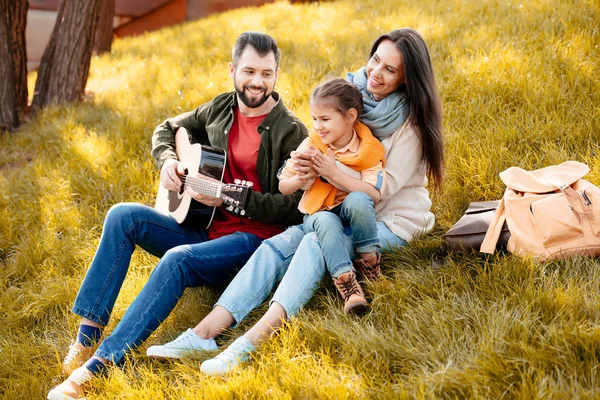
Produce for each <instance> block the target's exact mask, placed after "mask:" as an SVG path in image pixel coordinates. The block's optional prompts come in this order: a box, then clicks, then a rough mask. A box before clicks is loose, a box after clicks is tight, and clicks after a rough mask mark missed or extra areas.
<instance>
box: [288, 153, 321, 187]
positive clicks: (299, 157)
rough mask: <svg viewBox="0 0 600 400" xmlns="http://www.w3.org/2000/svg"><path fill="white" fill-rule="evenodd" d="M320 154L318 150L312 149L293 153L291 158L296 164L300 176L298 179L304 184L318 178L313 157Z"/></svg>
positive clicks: (295, 167)
mask: <svg viewBox="0 0 600 400" xmlns="http://www.w3.org/2000/svg"><path fill="white" fill-rule="evenodd" d="M317 153H319V152H318V151H317V150H316V149H314V148H310V149H309V150H306V151H303V152H297V151H292V153H291V154H290V155H291V158H292V161H293V162H294V169H295V170H296V173H297V174H298V175H297V176H298V179H299V180H301V181H302V182H311V181H314V180H315V179H316V178H317V176H318V175H317V172H316V171H315V170H314V168H313V160H312V157H313V155H315V154H317Z"/></svg>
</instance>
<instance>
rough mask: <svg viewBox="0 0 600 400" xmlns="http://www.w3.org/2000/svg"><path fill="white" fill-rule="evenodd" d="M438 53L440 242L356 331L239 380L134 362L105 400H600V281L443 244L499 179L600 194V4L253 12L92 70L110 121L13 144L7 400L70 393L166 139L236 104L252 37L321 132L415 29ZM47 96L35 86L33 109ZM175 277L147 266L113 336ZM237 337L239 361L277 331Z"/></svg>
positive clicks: (468, 2)
mask: <svg viewBox="0 0 600 400" xmlns="http://www.w3.org/2000/svg"><path fill="white" fill-rule="evenodd" d="M403 26H411V27H414V28H416V29H417V30H418V31H419V32H420V33H421V34H422V35H423V36H424V37H425V39H426V41H427V42H428V44H429V47H430V50H431V55H432V58H433V63H434V68H435V71H436V77H437V82H438V86H439V89H440V93H441V96H442V100H443V105H444V121H445V138H446V156H447V170H446V180H445V189H444V191H443V193H441V194H439V195H435V196H434V212H435V214H436V216H437V225H436V228H435V229H434V231H433V232H432V233H431V234H429V235H427V236H426V237H424V238H422V239H419V240H416V241H414V242H413V243H411V245H410V246H409V247H407V248H406V249H403V250H400V251H398V252H395V253H392V254H389V255H388V256H387V258H386V260H385V266H384V272H385V274H386V276H387V280H386V281H384V282H381V283H378V284H374V285H372V286H369V287H368V288H367V289H368V291H369V293H370V295H371V297H372V298H373V311H372V312H371V313H370V314H369V315H367V316H366V317H364V318H362V319H355V318H351V317H347V316H345V315H343V312H342V311H341V309H342V304H341V300H340V299H339V298H338V296H336V294H335V293H333V290H332V287H331V285H330V284H326V285H324V287H323V289H322V290H320V291H319V293H318V294H317V295H316V296H315V298H314V299H313V300H312V301H311V303H310V304H309V306H308V307H307V308H306V310H304V311H303V312H302V313H301V314H300V315H299V316H298V318H296V319H293V320H292V321H291V322H290V323H289V324H288V325H286V326H285V328H284V329H283V330H282V332H281V333H280V334H279V335H278V336H277V337H276V338H275V339H274V340H272V341H271V342H270V343H269V344H268V345H266V346H265V347H263V348H261V349H260V351H258V352H257V353H256V355H255V357H254V359H253V360H252V361H251V362H250V363H248V364H247V366H246V367H245V368H244V369H242V370H241V371H240V372H239V373H235V374H233V375H231V376H228V377H226V378H209V377H205V376H203V375H201V374H200V373H199V365H200V362H201V361H202V358H199V359H189V360H185V361H183V362H178V363H171V364H162V363H158V362H155V361H152V360H148V359H146V358H145V357H144V356H143V355H142V354H143V353H144V352H145V347H142V349H141V350H140V352H137V353H134V354H133V356H132V357H131V359H130V360H129V362H128V364H127V365H126V366H125V368H124V369H116V368H113V369H111V370H110V374H109V376H108V377H107V378H106V379H104V380H101V381H99V382H98V383H97V384H95V385H93V387H92V388H91V389H92V390H91V393H90V396H89V398H90V399H196V398H208V399H220V398H277V399H279V398H283V399H295V398H335V399H337V398H343V399H344V398H348V399H354V398H376V399H380V398H390V399H391V398H427V399H428V398H521V399H530V398H536V397H542V398H573V397H576V398H597V397H598V394H597V393H598V391H599V390H600V387H599V386H600V383H599V382H600V372H599V371H598V369H599V366H600V309H599V306H600V302H599V300H598V295H599V293H600V268H598V264H597V262H596V260H593V259H587V258H577V259H574V260H569V261H561V262H552V263H547V264H545V265H540V264H538V263H535V262H533V261H531V260H521V259H518V258H515V257H512V256H506V257H500V256H498V257H492V258H491V259H489V260H488V261H483V260H481V259H480V258H479V257H478V255H477V254H457V253H454V254H450V255H449V256H447V257H445V258H443V259H442V263H441V265H439V266H436V267H434V266H432V262H433V261H434V260H435V259H436V258H437V256H438V255H439V254H441V253H442V252H443V250H444V243H443V241H442V239H441V235H442V234H443V232H444V231H445V230H446V229H447V228H449V227H450V226H451V225H452V224H453V223H454V222H455V221H456V220H457V219H458V217H459V216H460V215H461V213H462V212H463V211H464V209H465V208H466V205H467V204H468V202H469V201H476V200H490V199H495V198H499V197H500V196H501V194H502V192H503V189H504V188H503V186H502V184H501V181H500V180H499V178H498V173H499V172H500V171H502V170H504V169H506V168H507V167H509V166H520V167H523V168H538V167H543V166H547V165H550V164H556V163H560V162H562V161H566V160H569V159H574V160H578V161H582V162H585V163H587V164H588V165H589V166H590V168H591V170H592V172H591V173H590V174H589V175H588V179H589V180H591V181H592V182H594V183H596V184H600V157H599V143H600V140H599V139H600V79H599V76H600V49H599V46H600V5H599V3H598V2H597V1H596V0H578V1H575V0H568V1H551V0H530V1H522V2H519V1H512V0H511V1H507V0H502V1H500V0H444V1H442V0H422V1H418V2H415V1H407V0H397V1H391V0H379V1H358V0H346V1H339V2H327V3H322V4H304V5H293V6H292V5H290V4H288V3H285V2H278V3H275V4H270V5H267V6H264V7H261V8H250V9H243V10H236V11H232V12H228V13H225V14H221V15H216V16H213V17H210V18H208V19H205V20H201V21H196V22H191V23H187V24H184V25H181V26H176V27H172V28H168V29H164V30H162V31H159V32H154V33H151V34H147V35H143V36H140V37H137V38H128V39H124V40H117V41H116V42H115V43H114V46H113V52H112V53H111V54H109V55H106V56H102V57H95V58H94V59H93V60H92V65H91V70H90V79H89V82H88V90H90V91H92V92H93V93H94V98H93V100H88V101H87V102H85V103H83V104H79V105H72V106H69V107H60V108H54V109H49V110H46V111H45V112H43V113H42V114H40V115H38V116H37V117H36V118H34V119H33V120H31V121H30V122H29V123H28V124H26V125H25V126H23V127H22V128H21V130H20V131H18V132H16V133H13V134H4V135H3V136H0V321H1V322H0V396H2V397H3V398H6V399H19V398H22V399H41V398H45V394H46V392H47V391H48V390H49V389H50V388H51V387H52V386H54V385H55V384H57V383H58V382H60V380H61V379H63V378H64V377H61V376H60V374H59V371H60V361H61V357H62V356H64V354H65V350H66V348H67V346H68V344H69V342H70V341H71V340H72V339H73V337H74V332H75V330H76V326H77V321H78V319H77V317H75V316H74V315H72V314H71V313H70V307H71V305H72V303H73V300H74V299H75V296H76V294H77V290H78V288H79V285H80V283H81V281H82V279H83V276H84V274H85V271H86V269H87V266H88V264H89V262H90V261H91V258H92V256H93V254H94V251H95V248H96V246H97V243H98V239H99V236H100V233H101V229H102V221H103V218H104V214H105V213H106V211H107V210H108V209H109V208H110V206H111V205H113V204H115V203H117V202H120V201H138V202H142V203H146V204H152V203H153V198H154V193H155V189H156V186H157V178H158V175H157V172H156V170H155V166H154V162H153V160H152V159H151V157H150V154H149V152H150V148H151V144H150V137H151V134H152V130H153V128H154V127H155V126H156V125H157V124H158V123H159V122H161V121H162V120H163V119H164V118H166V117H168V116H172V115H175V114H178V113H180V112H183V111H187V110H190V109H193V108H194V107H196V106H197V105H199V104H201V103H203V102H205V101H207V100H209V99H211V98H213V97H214V96H215V95H217V94H219V93H221V92H223V91H229V90H231V88H232V84H231V81H230V79H229V78H228V75H227V69H226V63H227V62H228V61H229V59H230V54H231V53H230V49H231V45H232V43H233V41H234V40H235V38H236V37H237V36H238V35H239V33H241V32H242V31H245V30H260V31H264V32H267V33H269V34H271V35H273V36H274V37H275V38H276V39H277V40H278V42H279V44H280V46H281V48H282V53H283V56H282V63H281V68H282V75H281V78H280V80H279V82H278V90H279V91H280V93H281V94H282V95H283V98H284V99H285V102H286V104H287V105H288V106H289V107H290V108H292V109H293V110H294V111H295V112H296V113H297V114H298V115H299V116H300V117H301V118H302V119H303V120H304V121H305V122H306V123H309V122H310V119H309V114H308V107H307V99H308V95H309V93H310V91H311V89H312V88H313V87H314V86H315V85H316V84H317V83H318V82H319V81H320V80H321V79H322V78H323V77H324V76H325V75H327V74H333V75H339V76H342V75H343V74H344V73H345V72H346V71H348V70H355V69H357V68H358V67H360V66H362V65H363V64H364V63H365V62H366V60H367V57H368V50H369V47H370V44H371V42H372V41H373V40H374V39H375V38H376V37H377V36H378V35H379V34H381V33H383V32H385V31H388V30H390V29H393V28H396V27H403ZM34 78H35V76H34V75H31V76H30V80H29V81H30V91H31V90H32V87H33V86H32V82H33V81H34ZM155 263H156V259H155V258H153V257H151V256H149V255H147V254H145V253H143V252H142V251H139V252H137V253H136V254H135V256H134V258H133V261H132V266H131V269H130V273H129V276H128V278H127V280H126V282H125V285H124V287H123V290H122V293H121V296H120V298H119V300H118V301H117V305H116V307H115V312H114V314H113V319H112V321H111V323H110V325H109V326H108V327H107V332H110V331H111V330H112V329H113V327H114V324H115V323H116V322H118V321H119V319H120V318H121V317H122V315H123V312H124V310H125V309H126V308H127V306H128V305H129V304H130V302H131V301H132V299H133V298H134V297H135V295H136V293H137V292H138V291H139V290H140V288H141V287H142V285H143V284H144V282H145V280H146V279H147V277H148V275H149V273H150V271H151V270H152V268H153V266H154V265H155ZM217 296H218V293H217V292H216V291H213V290H211V289H194V290H188V291H187V292H186V294H185V295H184V298H183V300H182V301H181V302H180V304H179V306H178V307H177V309H176V310H175V312H174V313H173V315H172V316H171V317H170V318H169V319H168V320H167V321H166V322H165V323H164V324H163V326H162V327H161V328H160V329H159V330H158V331H157V332H156V333H155V334H154V335H153V336H151V337H150V339H149V340H148V341H147V343H146V344H145V346H147V345H149V344H155V343H160V342H164V341H167V340H170V339H172V338H174V337H175V336H177V335H178V334H179V333H180V332H181V331H182V330H183V329H185V328H187V327H189V326H193V325H194V324H195V323H196V322H197V321H198V320H199V319H200V318H201V317H202V316H204V315H206V313H207V312H208V311H209V310H210V307H211V306H212V304H213V303H214V301H215V300H216V299H217ZM264 309H265V308H264V306H263V308H261V309H259V310H258V311H257V312H255V313H253V314H251V317H250V318H249V319H248V320H247V321H246V322H245V323H244V324H242V326H241V327H240V328H238V329H236V330H234V331H230V332H227V333H226V334H225V335H223V336H222V337H221V339H220V344H225V345H226V344H228V343H229V342H231V341H232V340H233V339H234V338H235V337H237V336H238V335H240V334H241V333H242V332H243V331H244V330H245V329H246V328H248V327H249V326H250V325H251V324H252V323H253V322H254V321H256V319H257V318H258V317H259V316H260V314H261V312H262V311H264Z"/></svg>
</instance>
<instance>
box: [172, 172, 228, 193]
mask: <svg viewBox="0 0 600 400" xmlns="http://www.w3.org/2000/svg"><path fill="white" fill-rule="evenodd" d="M182 181H183V185H184V190H185V188H186V187H188V186H189V187H191V188H192V189H194V192H196V193H199V194H201V195H203V196H212V197H220V196H221V187H223V184H222V183H221V182H214V181H211V180H208V179H201V178H195V177H193V176H189V175H186V176H184V177H183V178H182Z"/></svg>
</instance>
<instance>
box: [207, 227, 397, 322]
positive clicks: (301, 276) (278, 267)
mask: <svg viewBox="0 0 600 400" xmlns="http://www.w3.org/2000/svg"><path fill="white" fill-rule="evenodd" d="M377 237H378V238H379V241H380V243H381V244H382V246H383V249H384V250H389V249H390V248H391V247H394V246H405V245H406V242H405V241H404V240H403V239H401V238H399V237H398V236H396V235H394V234H393V233H392V232H391V231H390V230H389V229H388V227H387V226H386V225H385V224H384V223H382V222H377ZM340 246H345V247H346V249H347V251H348V254H350V255H352V256H354V255H355V253H354V243H353V240H352V235H351V234H350V236H347V235H346V236H344V238H343V243H340ZM325 272H326V267H325V258H324V257H323V252H322V251H321V246H320V245H319V241H318V239H317V236H316V235H315V233H314V232H313V233H308V234H306V235H305V234H304V231H303V228H302V225H299V226H293V227H291V228H288V229H287V230H286V231H285V232H283V233H280V234H279V235H277V236H273V237H272V238H270V239H267V240H265V241H264V242H263V243H262V244H261V245H260V247H259V248H258V250H256V252H255V253H254V254H253V255H252V257H250V260H248V262H247V263H246V265H245V266H244V268H242V269H241V270H240V272H239V273H238V274H237V275H236V277H235V278H234V279H233V281H231V283H230V284H229V286H227V289H225V291H224V292H223V294H222V295H221V297H220V298H219V300H218V301H217V303H216V305H218V306H221V307H224V308H225V309H226V310H228V311H229V312H230V313H231V315H232V316H233V318H234V319H235V323H234V326H235V325H237V324H238V323H240V322H241V321H242V320H243V319H244V318H246V316H247V315H248V314H249V313H250V311H252V310H253V309H254V308H256V307H258V306H259V305H260V304H261V303H262V302H264V301H265V300H266V299H267V297H268V296H269V294H270V293H271V292H272V290H273V289H274V288H275V286H276V285H277V283H279V282H281V283H279V287H278V288H277V290H276V291H275V294H274V295H273V298H272V299H271V302H274V301H275V302H277V303H279V304H280V305H281V306H282V307H283V309H284V310H285V312H286V314H287V317H288V318H290V317H292V316H294V315H296V314H298V311H299V310H300V309H301V308H302V306H304V304H306V303H307V302H308V300H310V299H311V297H312V296H313V294H314V291H315V290H316V289H317V287H318V285H319V282H321V280H322V279H323V277H324V276H325Z"/></svg>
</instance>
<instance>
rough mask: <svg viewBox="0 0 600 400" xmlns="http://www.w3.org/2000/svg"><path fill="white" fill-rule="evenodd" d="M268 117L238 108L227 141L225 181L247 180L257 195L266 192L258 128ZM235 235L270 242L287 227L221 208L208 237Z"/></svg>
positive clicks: (209, 229)
mask: <svg viewBox="0 0 600 400" xmlns="http://www.w3.org/2000/svg"><path fill="white" fill-rule="evenodd" d="M266 116H267V114H265V115H259V116H258V117H246V116H244V115H243V114H242V113H240V111H239V108H238V107H236V108H235V111H234V116H233V124H232V125H231V130H230V131H229V140H228V142H227V164H226V165H225V173H224V175H223V182H225V183H233V181H234V179H240V180H246V181H249V182H252V183H253V187H252V190H253V191H254V192H260V193H262V189H261V187H260V180H259V179H258V172H257V171H256V161H257V159H258V149H259V147H260V134H259V133H258V131H257V128H258V126H259V125H260V123H261V122H262V121H263V120H264V119H265V117H266ZM234 232H247V233H253V234H255V235H256V236H258V237H259V238H261V239H268V238H270V237H271V236H275V235H277V234H279V233H281V232H283V227H282V226H279V225H272V224H265V223H263V222H259V221H255V220H253V219H248V218H244V217H238V216H236V215H234V214H230V213H229V212H227V211H223V210H221V209H219V208H217V211H216V212H215V216H214V218H213V222H212V224H211V225H210V227H209V228H208V238H209V239H216V238H219V237H221V236H225V235H229V234H232V233H234Z"/></svg>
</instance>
